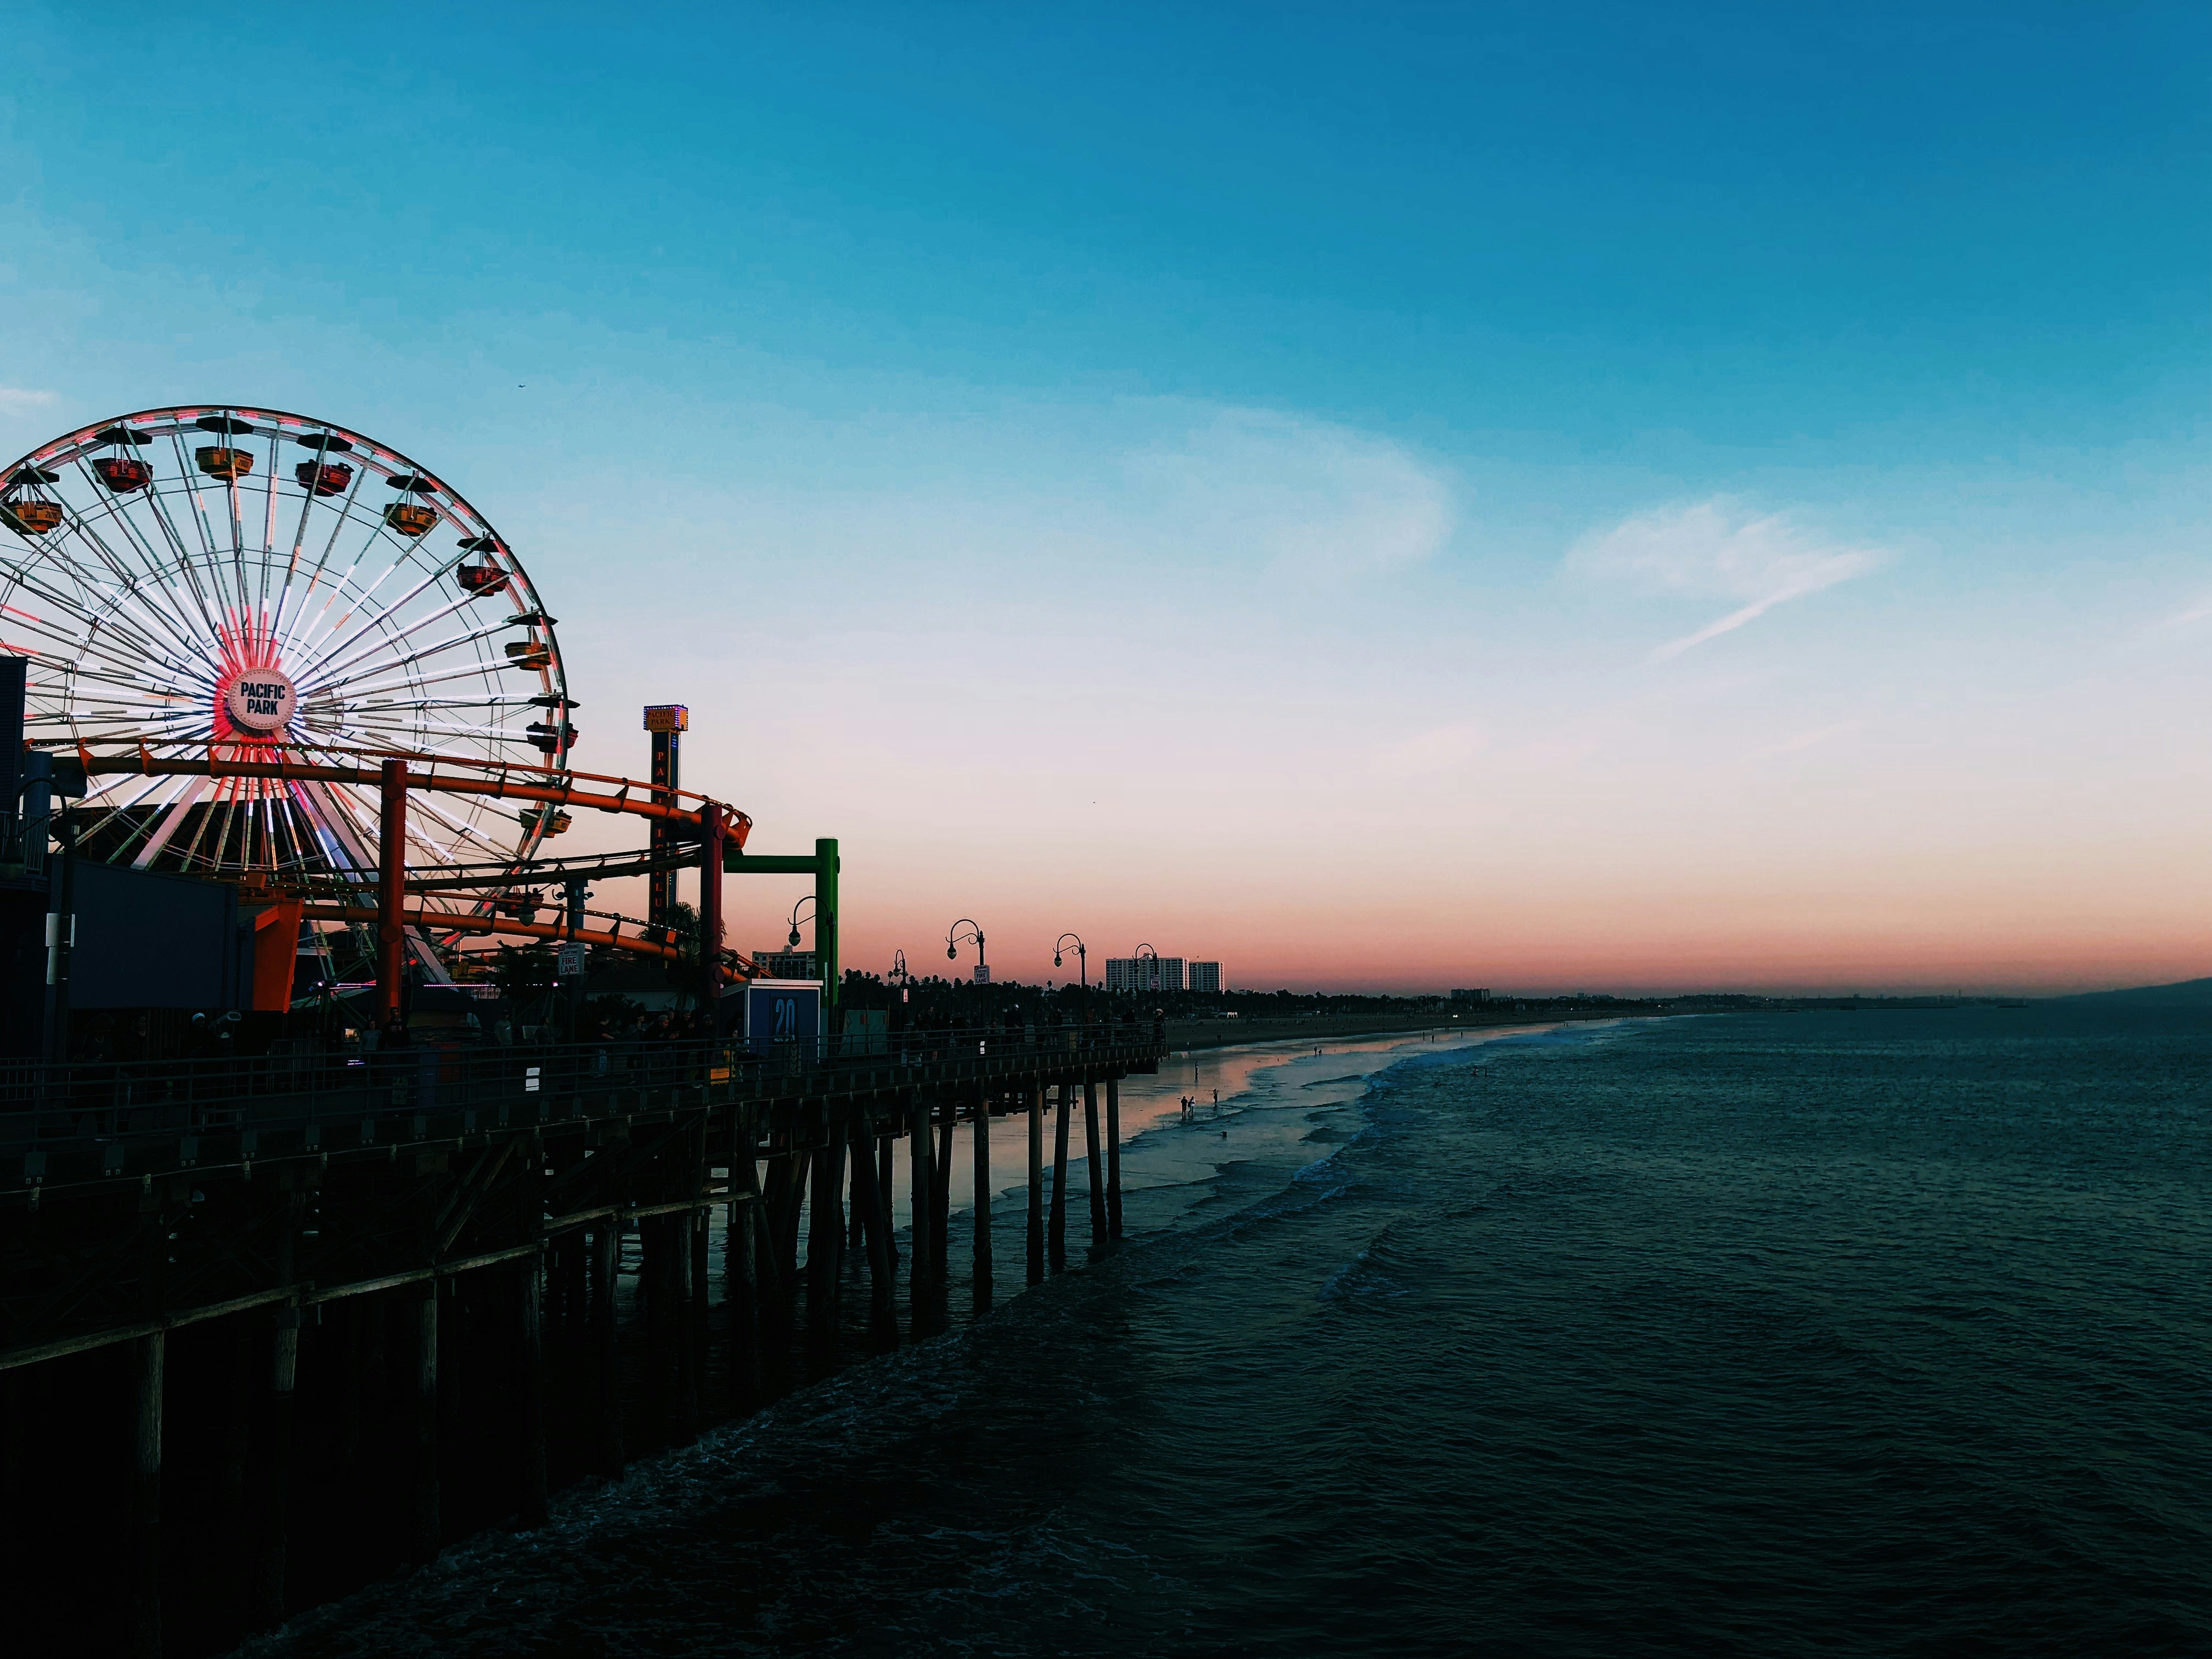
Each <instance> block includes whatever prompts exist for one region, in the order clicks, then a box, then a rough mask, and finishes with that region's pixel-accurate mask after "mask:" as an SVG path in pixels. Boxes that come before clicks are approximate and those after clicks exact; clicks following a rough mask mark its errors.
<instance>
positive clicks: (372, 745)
mask: <svg viewBox="0 0 2212 1659" xmlns="http://www.w3.org/2000/svg"><path fill="white" fill-rule="evenodd" d="M554 627H555V623H554V618H553V617H551V616H550V614H548V612H547V611H546V608H545V606H544V604H543V602H542V601H541V600H540V599H539V597H538V592H537V589H536V588H535V586H533V585H532V581H531V580H530V577H529V574H528V573H527V572H526V570H525V569H524V568H523V566H522V563H521V562H520V560H519V559H517V558H516V557H515V556H514V553H513V550H512V549H511V548H510V547H509V546H508V544H507V542H506V541H505V539H504V538H501V536H500V535H499V533H498V532H496V531H495V529H494V528H493V527H492V526H491V525H490V523H489V521H488V520H485V519H484V517H483V515H482V514H481V513H478V512H477V510H476V509H475V508H474V507H471V505H470V504H469V502H468V501H465V500H464V499H463V498H462V497H461V495H459V493H458V492H457V491H455V490H453V489H452V488H451V487H450V486H449V485H447V483H444V482H443V481H442V480H441V479H440V478H439V477H438V476H437V475H436V474H435V473H433V472H431V471H428V470H427V469H426V468H424V467H422V465H419V464H417V463H416V461H414V460H413V459H410V458H409V457H407V456H405V455H403V454H401V453H399V452H398V451H397V450H395V449H392V448H391V447H389V446H387V445H384V444H380V443H378V442H375V441H373V440H371V439H369V438H367V437H365V436H363V435H362V434H360V433H357V432H354V431H351V430H349V429H348V428H343V427H339V426H337V425H334V424H332V423H331V422H325V421H318V420H313V419H310V418H308V417H307V416H299V415H294V414H288V413H284V412H282V411H277V410H262V409H248V408H237V407H219V408H210V407H207V406H204V405H203V406H197V407H191V408H172V409H157V410H144V411H142V412H140V413H137V414H135V415H126V416H122V417H120V418H119V419H115V420H110V421H104V422H97V423H95V424H94V425H91V426H88V427H85V428H82V429H80V430H78V431H76V432H72V433H70V434H67V435H64V436H63V437H60V438H57V439H55V440H54V441H52V442H50V443H47V444H45V445H42V446H41V447H40V448H38V449H36V450H34V451H33V452H32V453H30V454H28V455H27V456H25V457H24V458H23V459H21V460H20V461H17V462H16V463H15V464H14V465H12V466H10V467H9V468H8V469H7V470H6V471H5V472H4V473H0V649H5V650H7V651H9V652H12V653H15V654H19V655H22V656H25V657H27V658H29V659H30V660H31V669H30V676H29V678H30V687H29V691H28V697H27V732H28V736H29V737H30V739H31V740H32V741H33V743H35V744H43V745H46V746H48V747H52V748H59V749H73V748H74V749H82V750H84V751H86V752H88V753H92V752H101V753H108V754H112V753H113V752H115V750H117V749H118V748H120V749H122V750H125V751H126V752H131V753H136V754H137V755H140V756H143V757H148V759H149V761H151V760H153V759H160V760H163V761H173V760H175V759H178V758H180V757H185V756H192V755H202V754H204V755H205V756H206V757H208V758H209V759H210V761H213V762H220V761H249V760H250V761H256V762H270V761H277V762H282V761H286V760H291V759H296V760H300V761H302V762H312V761H314V760H317V759H320V758H324V757H330V756H332V755H337V754H347V755H352V756H356V757H357V756H360V755H362V754H363V753H364V752H366V753H375V752H379V751H404V752H407V753H410V754H412V755H416V756H429V757H442V758H450V759H452V760H454V761H456V762H465V763H472V764H479V765H482V764H492V765H497V764H501V763H513V764H517V765H522V766H527V767H529V768H531V769H534V770H543V769H547V768H549V767H550V769H553V770H554V771H555V772H556V774H558V773H562V772H565V771H566V770H567V769H568V756H569V752H570V750H572V749H573V747H574V744H575V742H576V736H577V734H576V729H575V727H574V725H573V723H572V722H571V720H570V718H569V716H570V712H571V711H572V710H573V709H574V708H575V707H576V704H575V702H574V701H573V700H572V699H571V698H570V697H569V696H568V678H567V675H566V672H565V671H564V669H563V667H562V660H561V653H560V646H559V643H558V641H557V639H556V636H555V633H554ZM213 770H214V768H212V767H211V768H210V771H213ZM79 818H80V823H81V826H82V827H81V830H80V834H79V841H78V845H79V849H80V855H81V856H87V857H92V858H97V859H100V860H106V861H108V862H112V863H117V864H124V865H129V866H134V867H136V868H139V869H150V870H158V871H171V872H180V873H185V874H191V875H199V876H207V877H213V878H219V879H229V880H237V881H240V882H244V883H247V884H269V885H272V886H286V885H299V884H311V885H315V886H319V887H325V888H326V887H327V886H328V885H330V884H331V883H333V882H335V883H337V884H340V885H343V884H349V883H352V882H365V881H366V880H368V878H370V877H371V875H372V874H373V872H374V869H375V867H376V854H375V849H376V847H377V844H378V835H379V829H378V823H379V813H378V805H377V801H376V799H375V792H374V790H373V789H368V788H364V787H359V786H356V785H351V784H345V783H332V782H327V781H324V782H301V781H296V780H292V779H287V778H283V777H270V776H259V775H257V776H243V777H218V776H211V775H199V776H196V777H195V776H180V775H174V774H173V773H161V772H157V771H155V770H153V769H150V767H149V770H148V771H147V772H146V773H145V774H144V775H137V776H133V775H120V776H118V775H111V774H103V775H100V776H99V777H97V778H96V779H95V780H94V792H93V793H92V794H91V795H90V796H89V797H88V799H87V801H86V803H85V806H84V809H83V810H82V811H81V812H80V814H79ZM550 827H551V815H550V814H548V813H545V812H543V811H535V812H532V811H524V812H519V813H518V812H515V811H509V810H507V809H506V808H504V807H502V806H501V805H500V803H499V802H497V801H496V800H495V799H490V798H488V797H471V796H465V795H463V796H455V795H443V796H425V797H422V798H421V799H418V800H417V801H416V807H415V810H414V811H412V812H410V814H409V817H408V844H407V848H406V859H405V861H406V863H407V865H408V866H410V868H411V869H418V870H428V869H435V868H436V867H438V866H463V865H465V866H482V865H485V864H488V863H489V864H498V863H515V864H519V863H520V862H522V861H523V860H527V859H528V858H529V857H530V855H531V854H532V851H533V849H534V848H536V847H537V846H538V843H539V842H540V841H542V839H543V838H544V836H545V834H547V833H548V831H549V829H550ZM478 902H480V901H476V900H471V899H467V898H465V897H456V898H455V899H454V900H453V901H452V903H453V905H454V906H455V907H456V908H467V907H470V906H473V905H475V904H477V903H478Z"/></svg>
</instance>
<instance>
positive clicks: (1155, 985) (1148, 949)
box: [1131, 945, 1160, 996]
mask: <svg viewBox="0 0 2212 1659" xmlns="http://www.w3.org/2000/svg"><path fill="white" fill-rule="evenodd" d="M1146 957H1151V958H1152V994H1153V995H1154V996H1158V994H1159V990H1160V953H1159V952H1158V951H1155V950H1154V949H1152V946H1151V945H1139V946H1138V947H1137V954H1136V955H1135V956H1134V957H1132V958H1131V960H1133V961H1135V962H1142V961H1143V960H1144V959H1145V958H1146Z"/></svg>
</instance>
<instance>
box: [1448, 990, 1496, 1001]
mask: <svg viewBox="0 0 2212 1659" xmlns="http://www.w3.org/2000/svg"><path fill="white" fill-rule="evenodd" d="M1451 1000H1453V1001H1454V1002H1487V1001H1489V1000H1490V993H1489V992H1487V991H1454V992H1453V993H1452V994H1451Z"/></svg>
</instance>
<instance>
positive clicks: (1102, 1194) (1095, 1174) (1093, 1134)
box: [1083, 1077, 1106, 1261]
mask: <svg viewBox="0 0 2212 1659" xmlns="http://www.w3.org/2000/svg"><path fill="white" fill-rule="evenodd" d="M1083 1147H1084V1151H1085V1152H1086V1153H1087V1154H1088V1155H1089V1157H1090V1161H1091V1260H1092V1261H1097V1259H1098V1258H1099V1257H1100V1256H1102V1255H1105V1254H1106V1183H1105V1182H1104V1181H1103V1179H1102V1178H1101V1176H1100V1174H1099V1169H1098V1085H1097V1083H1095V1082H1093V1081H1092V1080H1091V1079H1090V1078H1087V1077H1086V1078H1085V1079H1083Z"/></svg>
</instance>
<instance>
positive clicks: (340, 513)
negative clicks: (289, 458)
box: [284, 450, 369, 653]
mask: <svg viewBox="0 0 2212 1659" xmlns="http://www.w3.org/2000/svg"><path fill="white" fill-rule="evenodd" d="M316 453H318V454H319V455H322V456H324V457H325V459H327V458H328V452H327V451H322V450H319V451H317V452H316ZM368 479H369V468H368V466H367V465H362V466H360V467H357V468H356V469H355V471H354V475H353V483H351V485H350V486H349V487H348V489H347V490H346V495H345V500H344V501H341V502H339V503H337V507H336V508H335V510H334V511H333V513H332V515H331V533H330V534H329V535H328V536H326V537H325V538H323V550H322V552H321V554H320V555H319V556H318V557H317V558H316V560H315V573H314V574H313V576H311V577H310V578H309V579H308V581H307V590H306V592H303V593H302V594H301V599H300V603H301V605H306V604H307V599H308V597H309V596H310V595H312V594H313V592H314V591H315V588H316V586H317V585H318V584H319V583H320V582H321V580H322V579H323V574H324V573H325V571H327V570H328V569H329V568H330V563H331V554H332V553H334V552H336V551H337V544H338V536H339V534H340V532H343V530H344V529H345V527H346V526H347V525H348V524H349V523H350V522H351V521H352V519H353V507H354V503H355V502H356V501H357V500H359V499H360V496H361V491H362V486H363V485H364V484H366V483H368ZM309 495H310V501H309V505H311V506H312V505H313V500H312V497H313V492H312V491H310V492H309ZM358 562H359V561H358V560H356V563H358ZM339 580H341V581H343V580H344V579H343V577H342V578H340V579H339ZM323 608H324V610H325V612H327V611H328V610H329V609H330V605H329V602H328V601H327V600H326V601H325V603H324V607H323ZM309 631H310V632H312V631H313V625H312V624H310V628H309ZM305 638H306V636H305V635H302V636H301V637H300V638H299V639H295V638H294V637H293V636H292V635H290V634H289V632H288V633H287V634H286V635H284V649H285V650H286V651H287V652H288V653H289V652H290V651H292V650H293V649H294V648H295V647H299V646H301V645H303V644H304V643H305Z"/></svg>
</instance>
